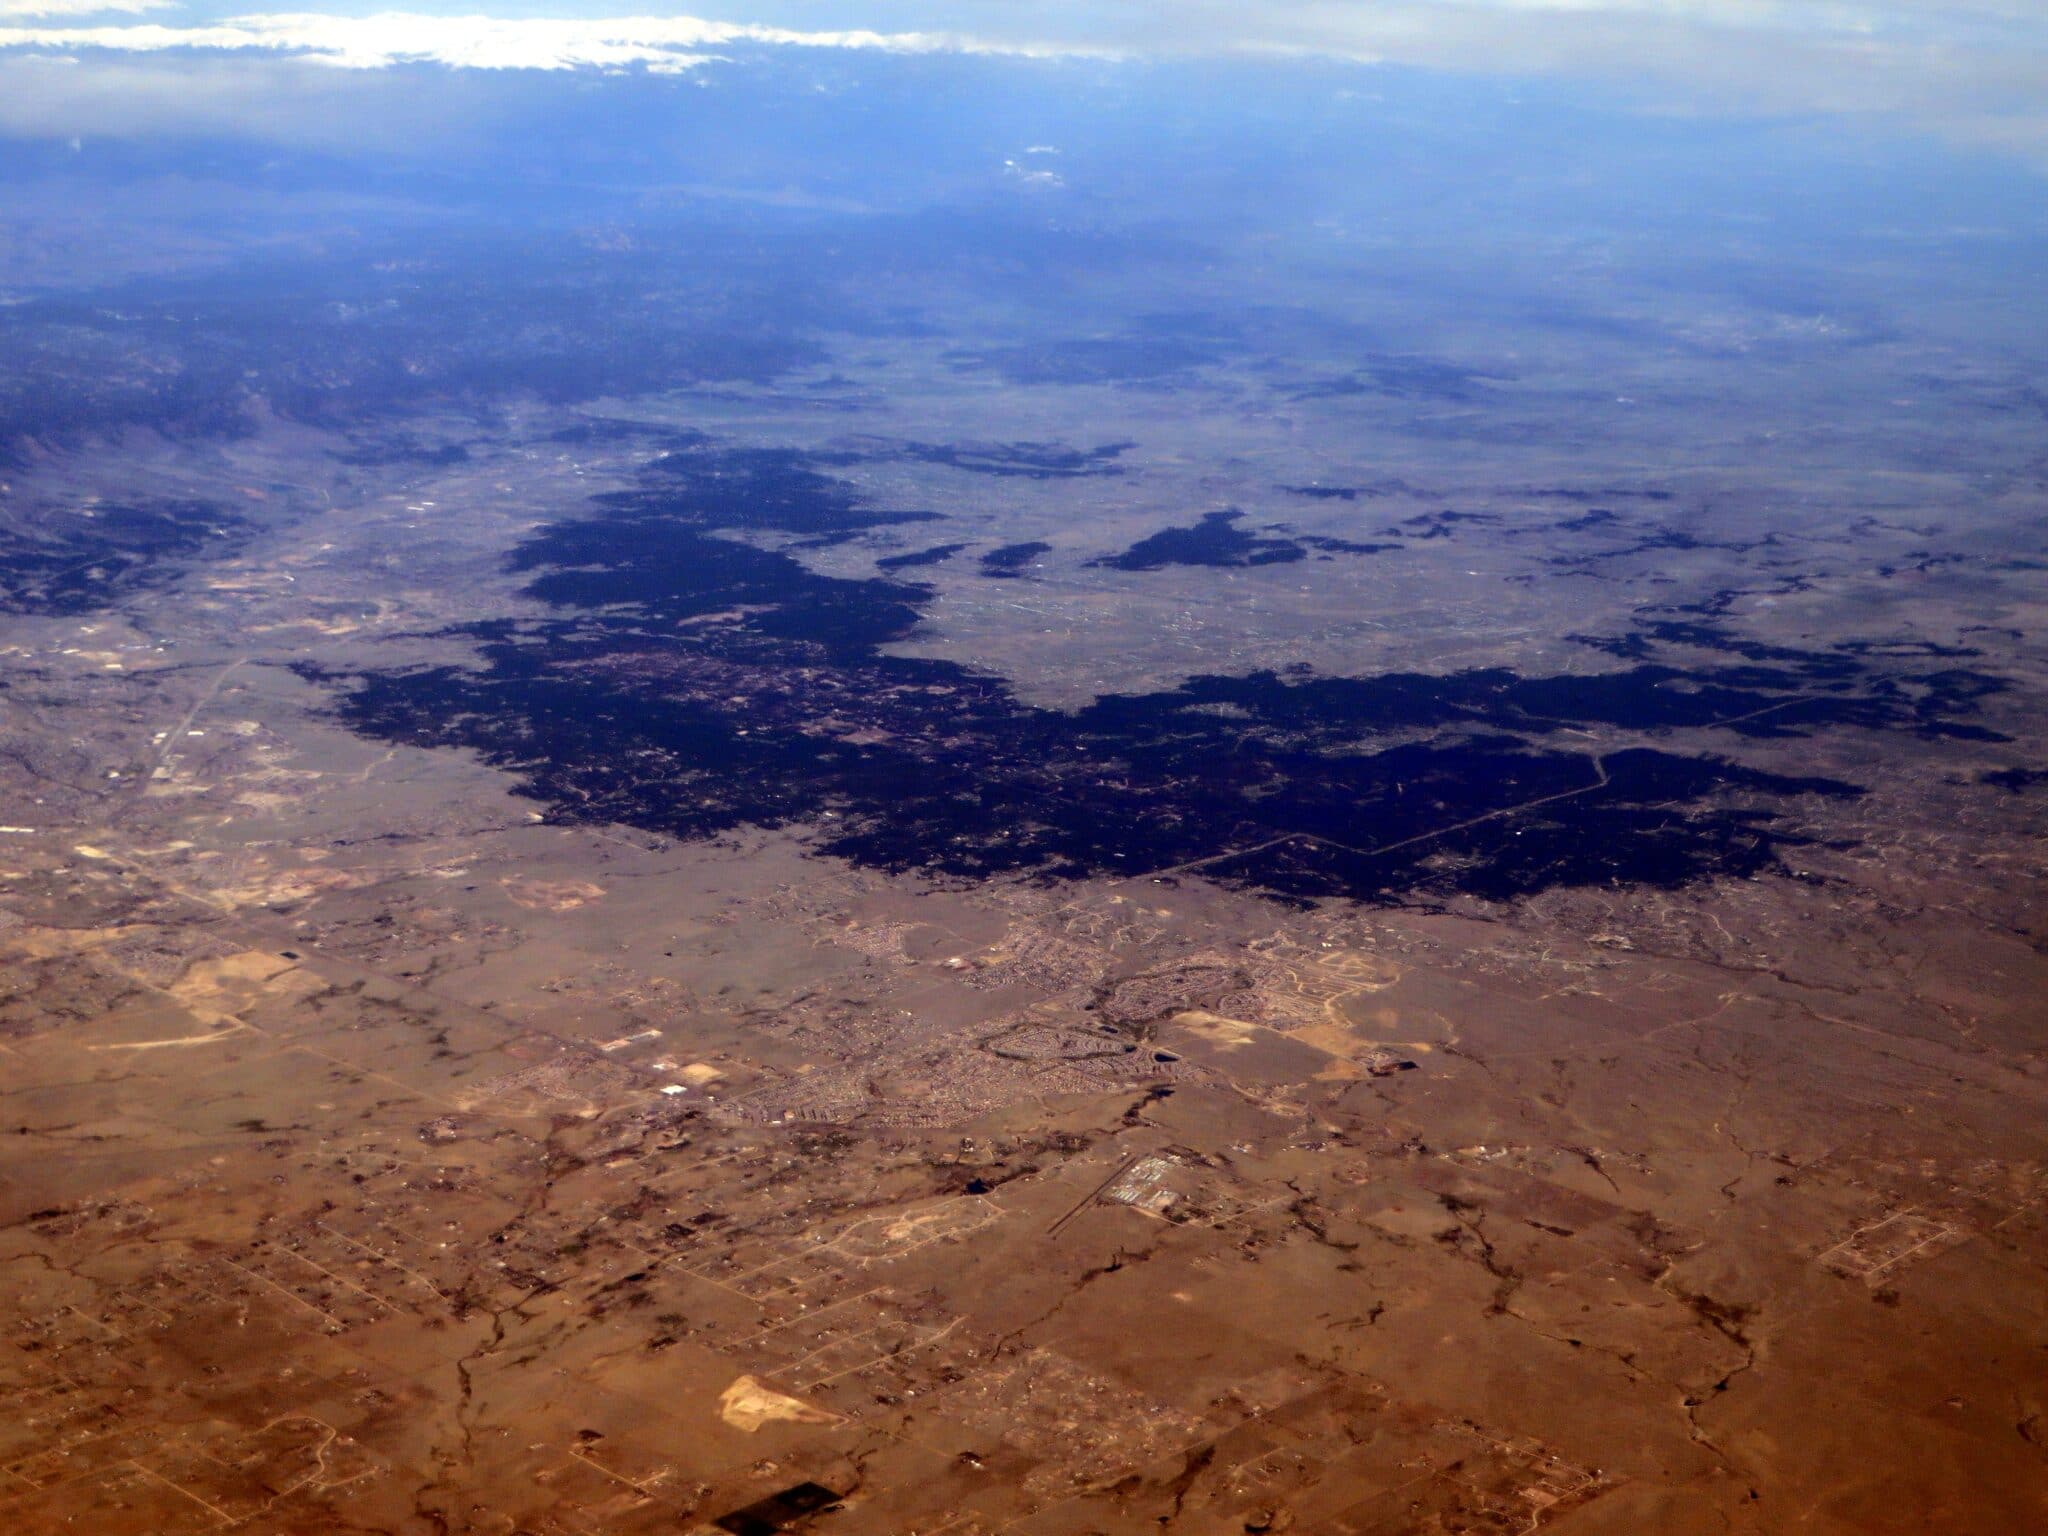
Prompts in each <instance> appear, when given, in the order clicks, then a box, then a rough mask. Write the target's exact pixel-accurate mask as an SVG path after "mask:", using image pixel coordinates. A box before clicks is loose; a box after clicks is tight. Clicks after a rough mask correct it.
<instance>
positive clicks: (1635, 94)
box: [0, 0, 2048, 166]
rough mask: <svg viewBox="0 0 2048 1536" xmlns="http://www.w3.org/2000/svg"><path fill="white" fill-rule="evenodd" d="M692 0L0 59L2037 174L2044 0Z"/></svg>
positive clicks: (292, 28) (52, 89) (142, 22)
mask: <svg viewBox="0 0 2048 1536" xmlns="http://www.w3.org/2000/svg"><path fill="white" fill-rule="evenodd" d="M696 10H697V11H699V12H701V13H703V19H699V18H698V17H696V16H693V15H692V13H690V12H661V11H660V10H659V9H658V8H639V10H638V14H635V15H626V16H621V15H620V14H619V13H618V12H619V8H617V7H612V8H607V7H602V6H594V5H591V4H588V3H582V4H578V3H574V0H488V3H481V4H463V3H455V4H446V5H435V4H432V3H426V4H414V5H411V6H409V7H408V8H407V9H405V10H403V11H393V10H390V9H386V8H380V7H378V6H375V5H372V4H348V3H341V4H329V5H326V6H322V7H321V8H320V9H319V10H318V11H290V12H251V11H250V10H249V9H248V8H247V7H246V6H244V5H236V4H234V3H232V0H194V3H179V0H113V3H112V4H108V3H103V0H0V50H4V53H0V57H6V58H12V59H14V60H19V59H21V58H22V57H24V56H25V55H28V54H32V53H34V54H41V55H44V56H57V57H63V58H67V59H71V60H75V61H77V64H76V66H75V67H77V68H83V69H90V68H92V67H93V66H94V65H95V64H96V63H97V64H99V65H101V66H105V65H106V64H107V63H108V62H109V61H110V60H113V59H114V58H115V57H116V56H117V54H127V55H133V54H136V53H147V54H151V55H153V56H157V57H162V56H165V55H166V54H172V55H178V54H181V53H182V51H183V50H187V49H190V48H193V47H198V48H203V49H207V50H211V51H232V52H233V53H235V54H236V55H238V56H241V57H245V58H246V57H251V56H267V55H270V54H276V53H284V54H297V55H301V56H303V57H308V58H311V59H315V60H318V61H321V62H324V63H328V64H333V65H337V66H342V67H351V68H359V69H360V68H376V67H383V66H388V65H391V64H394V63H405V62H422V61H424V62H432V63H438V64H443V65H448V66H453V67H465V68H489V69H507V68H553V69H561V68H585V69H606V68H654V69H660V70H677V71H681V70H688V69H691V68H694V67H698V66H699V65H700V64H701V62H702V61H703V60H704V59H705V58H706V57H708V56H715V55H717V54H718V53H719V51H720V49H721V48H732V47H744V46H748V45H750V44H752V45H756V46H758V45H764V44H765V45H786V46H809V47H863V48H887V49H893V50H897V51H913V50H916V51H923V50H947V49H959V50H965V51H980V50H999V51H1011V50H1014V51H1017V52H1020V53H1028V54H1034V55H1039V54H1044V55H1063V54H1075V55H1100V54H1113V55H1117V56H1128V57H1136V58H1146V57H1156V56H1181V55H1188V54H1217V55H1240V56H1241V55H1254V56H1265V57H1273V56H1282V57H1284V56H1286V55H1289V54H1296V53H1300V54H1312V55H1319V56H1328V57H1338V58H1348V59H1355V60H1360V61H1374V62H1385V63H1391V64H1400V65H1411V66H1418V67H1422V68H1427V69H1439V70H1448V71H1457V72H1461V73H1477V74H1486V75H1495V76H1502V77H1509V78H1513V77H1548V78H1564V79H1573V78H1583V79H1586V80H1589V81H1597V82H1599V83H1600V84H1601V85H1602V86H1603V87H1605V88H1609V89H1619V90H1622V91H1624V92H1626V93H1628V94H1629V95H1630V97H1631V98H1632V100H1633V101H1634V102H1635V104H1637V105H1639V106H1641V107H1644V108H1647V109H1649V110H1654V111H1662V112H1683V113H1691V112H1705V113H1723V112H1742V113H1753V112H1765V113H1790V114H1801V115H1811V114H1832V115H1843V116H1852V117H1853V116H1861V117H1876V118H1882V119H1887V120H1893V121H1898V122H1903V123H1907V124H1911V125H1913V126H1915V127H1919V128H1924V129H1929V130H1932V131H1935V132H1938V133H1940V134H1942V135H1944V136H1945V137H1949V138H1952V139H1957V140H1961V141H1964V142H1968V143H1971V144H1975V145H1986V146H1992V147H2003V148H2010V149H2012V150H2015V151H2017V152H2019V153H2021V154H2023V155H2025V156H2027V157H2029V158H2031V159H2033V160H2035V161H2036V162H2037V163H2039V164H2042V165H2044V166H2048V0H1258V3H1256V4H1247V3H1244V0H724V3H715V0H706V3H705V4H703V5H701V6H699V7H697V8H696ZM479 12H487V13H488V14H487V15H480V14H478V13H479ZM7 74H8V76H10V77H12V79H13V80H14V81H15V82H19V81H21V80H22V79H23V75H22V73H21V72H20V71H18V70H9V71H7ZM31 83H32V84H39V85H40V89H41V90H42V91H44V92H45V93H47V94H48V96H49V99H50V100H51V102H52V108H51V110H52V111H55V110H57V108H56V103H57V101H58V99H59V98H60V97H61V96H62V94H63V90H60V89H59V88H58V86H57V85H56V84H55V83H52V82H51V81H50V80H49V72H48V71H45V72H44V73H43V74H42V75H40V76H35V77H33V79H32V81H31ZM4 84H6V81H0V85H4ZM16 88H17V89H19V88H22V87H20V86H19V84H17V87H16ZM78 88H79V87H78V86H71V87H64V88H63V89H68V90H72V91H76V90H77V89H78ZM25 116H26V112H25V110H24V108H23V107H21V106H20V105H17V108H16V109H15V110H14V111H13V112H11V113H8V114H6V119H5V121H4V122H0V127H6V128H8V129H10V130H11V131H23V122H24V118H25Z"/></svg>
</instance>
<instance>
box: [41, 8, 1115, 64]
mask: <svg viewBox="0 0 2048 1536" xmlns="http://www.w3.org/2000/svg"><path fill="white" fill-rule="evenodd" d="M5 3H8V0H0V4H5ZM18 3H23V4H37V3H44V4H52V3H53V4H58V5H65V4H71V3H74V0H18ZM75 3H76V4H78V5H79V6H80V7H81V9H84V8H86V7H87V6H88V5H89V0H75ZM130 3H131V4H136V5H138V6H141V5H151V4H155V3H157V0H130ZM99 8H100V9H104V7H99ZM750 43H751V44H761V45H768V46H783V47H796V48H873V49H883V50H887V51H889V52H894V53H941V52H946V53H1007V54H1041V53H1051V52H1061V53H1072V52H1088V51H1093V50H1087V49H1070V48H1054V47H1047V46H1042V45H1034V44H1029V43H992V42H988V41H984V40H980V39H976V38H971V37H965V36H961V35H958V34H952V33H944V32H893V33H882V32H870V31H865V30H849V31H797V30H794V29H791V28H787V27H765V26H753V25H745V24H740V23H734V22H723V21H706V20H702V19H700V18H697V17H691V16H624V17H612V18H606V19H599V20H580V19H563V20H552V19H547V18H541V17H517V18H501V17H494V16H428V15H422V14H419V13H416V12H407V11H387V12H383V13H380V14H378V15H374V16H327V15H320V14H317V13H310V12H309V13H293V14H266V15H253V16H237V17H231V18H229V19H227V20H225V21H221V22H217V23H214V24H211V25H199V26H187V27H171V26H162V25H156V24H142V25H127V26H94V27H0V48H66V49H69V48H84V49H106V50H114V51H119V52H124V53H162V52H167V51H169V50H173V49H197V50H203V51H208V52H216V51H218V52H250V51H255V52H269V53H279V54H289V55H292V56H295V57H299V58H304V59H310V60H313V61H315V62H318V63H323V64H333V65H337V66H340V67H342V68H347V69H379V68H385V67H388V66H390V65H394V64H445V65H449V66H451V67H454V68H461V69H548V70H555V69H577V68H598V69H617V68H623V67H625V66H628V65H635V64H640V65H646V66H649V67H650V68H656V69H663V70H679V69H687V68H690V67H692V66H694V65H697V64H700V63H702V62H704V61H705V60H706V59H707V58H710V57H712V55H711V54H710V53H709V52H708V51H707V50H711V49H716V48H719V47H727V46H732V45H734V44H750Z"/></svg>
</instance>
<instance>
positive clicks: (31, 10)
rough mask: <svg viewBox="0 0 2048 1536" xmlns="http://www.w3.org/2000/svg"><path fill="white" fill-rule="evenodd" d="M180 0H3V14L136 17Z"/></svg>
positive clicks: (170, 6) (172, 6)
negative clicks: (118, 15)
mask: <svg viewBox="0 0 2048 1536" xmlns="http://www.w3.org/2000/svg"><path fill="white" fill-rule="evenodd" d="M176 9H177V0H0V16H5V17H15V16H22V17H39V18H40V17H46V16H101V15H113V14H116V13H118V14H120V15H123V16H137V15H140V14H141V13H142V12H144V11H172V10H176Z"/></svg>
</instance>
